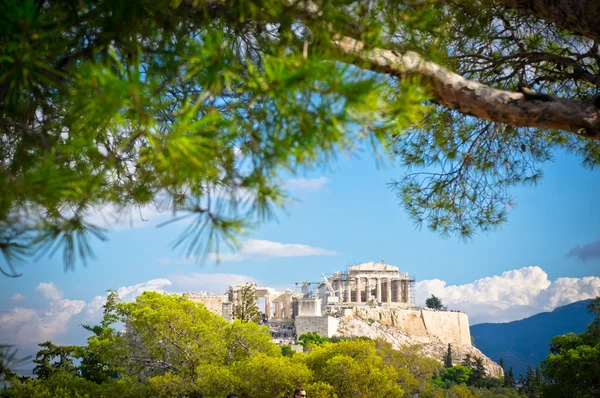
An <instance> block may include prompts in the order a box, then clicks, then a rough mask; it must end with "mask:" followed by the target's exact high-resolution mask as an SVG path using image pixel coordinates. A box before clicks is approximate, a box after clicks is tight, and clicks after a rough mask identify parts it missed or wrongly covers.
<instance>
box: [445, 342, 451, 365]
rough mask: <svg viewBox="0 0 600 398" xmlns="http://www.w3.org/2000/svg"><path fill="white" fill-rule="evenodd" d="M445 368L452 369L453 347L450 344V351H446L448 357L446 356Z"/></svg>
mask: <svg viewBox="0 0 600 398" xmlns="http://www.w3.org/2000/svg"><path fill="white" fill-rule="evenodd" d="M444 366H445V367H446V368H451V367H452V346H451V345H450V343H448V351H446V355H444Z"/></svg>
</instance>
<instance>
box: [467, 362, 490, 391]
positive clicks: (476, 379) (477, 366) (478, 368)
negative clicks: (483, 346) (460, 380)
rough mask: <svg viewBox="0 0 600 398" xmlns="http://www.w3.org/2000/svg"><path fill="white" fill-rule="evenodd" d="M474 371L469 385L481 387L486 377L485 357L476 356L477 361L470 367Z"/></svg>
mask: <svg viewBox="0 0 600 398" xmlns="http://www.w3.org/2000/svg"><path fill="white" fill-rule="evenodd" d="M470 369H471V371H472V373H471V377H470V378H469V385H473V386H476V387H481V386H482V383H483V382H484V380H485V377H486V371H485V366H484V365H483V359H482V358H481V357H477V358H475V361H474V362H473V363H472V366H471V367H470Z"/></svg>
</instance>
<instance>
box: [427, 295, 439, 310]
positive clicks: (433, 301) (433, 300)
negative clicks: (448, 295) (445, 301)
mask: <svg viewBox="0 0 600 398" xmlns="http://www.w3.org/2000/svg"><path fill="white" fill-rule="evenodd" d="M425 306H426V307H427V308H431V309H434V310H441V309H442V308H443V305H442V299H440V298H439V297H436V296H435V295H433V294H432V295H431V297H429V298H427V299H425Z"/></svg>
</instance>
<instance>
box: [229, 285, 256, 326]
mask: <svg viewBox="0 0 600 398" xmlns="http://www.w3.org/2000/svg"><path fill="white" fill-rule="evenodd" d="M235 294H236V300H235V301H234V304H233V308H232V311H233V318H234V319H239V320H240V321H242V322H256V323H259V322H260V319H261V313H260V311H259V309H258V301H257V299H256V284H255V283H247V284H245V285H242V287H241V288H240V290H239V291H237V292H236V293H235Z"/></svg>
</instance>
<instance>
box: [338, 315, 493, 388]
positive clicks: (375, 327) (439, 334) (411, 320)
mask: <svg viewBox="0 0 600 398" xmlns="http://www.w3.org/2000/svg"><path fill="white" fill-rule="evenodd" d="M419 319H420V322H419ZM461 321H464V325H463V324H461V323H460V322H461ZM336 335H337V336H341V337H359V336H363V337H369V338H371V339H384V340H386V341H388V342H390V343H391V344H392V345H393V346H394V348H399V347H400V346H403V345H414V344H418V345H420V346H421V351H422V353H423V355H425V356H427V357H430V358H433V359H435V360H438V361H440V362H442V359H443V358H444V355H445V354H446V352H447V350H448V343H450V344H451V345H452V360H453V364H454V365H459V364H460V363H461V362H462V360H463V359H464V357H465V356H466V355H467V354H471V358H481V359H483V364H484V366H485V369H486V373H487V375H488V376H493V377H502V376H503V375H504V372H503V370H502V368H501V367H500V366H499V365H498V364H497V363H495V362H494V361H492V360H491V359H489V358H488V357H486V356H485V355H484V354H483V353H482V352H481V351H479V350H478V349H477V348H476V347H473V346H472V345H471V341H470V334H469V326H468V318H467V316H466V315H465V314H461V313H447V312H446V313H445V312H433V311H427V310H397V309H390V308H364V307H363V308H356V309H355V310H354V311H352V313H351V314H346V315H345V316H344V317H343V318H341V319H340V323H339V325H338V328H337V332H336ZM467 338H468V340H467Z"/></svg>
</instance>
